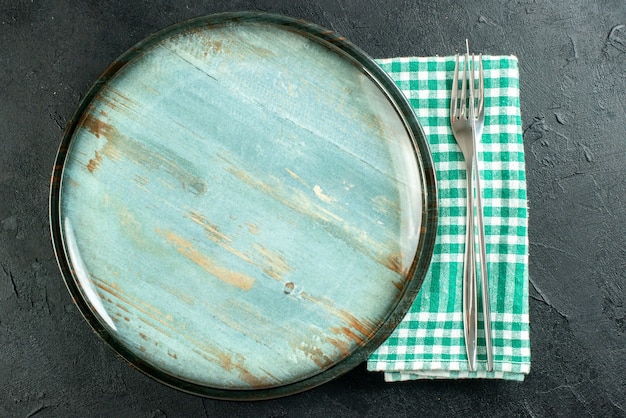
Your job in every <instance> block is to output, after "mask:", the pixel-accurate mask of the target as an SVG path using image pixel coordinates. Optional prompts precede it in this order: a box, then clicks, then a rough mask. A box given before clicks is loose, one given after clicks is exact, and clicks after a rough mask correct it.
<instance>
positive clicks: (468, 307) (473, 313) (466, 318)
mask: <svg viewBox="0 0 626 418" xmlns="http://www.w3.org/2000/svg"><path fill="white" fill-rule="evenodd" d="M466 172H467V200H466V201H467V211H466V215H467V219H466V223H465V225H466V230H465V260H464V263H463V330H464V337H465V349H466V351H467V362H468V366H469V370H470V371H474V370H476V345H477V335H478V307H477V299H478V298H477V291H476V249H475V247H474V190H473V184H472V175H473V170H472V159H471V158H469V159H468V163H467V170H466Z"/></svg>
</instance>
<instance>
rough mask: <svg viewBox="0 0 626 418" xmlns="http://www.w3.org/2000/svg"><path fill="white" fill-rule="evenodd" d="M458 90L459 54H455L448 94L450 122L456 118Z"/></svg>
mask: <svg viewBox="0 0 626 418" xmlns="http://www.w3.org/2000/svg"><path fill="white" fill-rule="evenodd" d="M458 90H459V54H456V63H455V64H454V78H453V80H452V91H451V93H450V120H451V121H454V119H455V118H457V114H456V111H457V100H458Z"/></svg>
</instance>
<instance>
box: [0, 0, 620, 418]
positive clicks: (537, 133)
mask: <svg viewBox="0 0 626 418" xmlns="http://www.w3.org/2000/svg"><path fill="white" fill-rule="evenodd" d="M70 3H71V4H70ZM205 3H206V4H205ZM465 3H466V2H459V4H456V2H451V1H440V2H430V1H417V2H409V1H400V0H392V1H381V0H361V1H354V0H350V1H326V0H318V1H315V2H308V1H301V0H295V1H294V0H282V1H266V0H260V1H252V0H250V1H248V0H238V1H232V2H200V1H189V2H170V1H157V2H150V3H147V2H130V1H110V2H101V1H83V2H65V1H59V0H54V1H52V0H51V1H47V2H30V1H11V0H4V1H3V2H2V3H1V4H0V77H1V82H0V86H1V87H0V131H1V132H2V139H1V140H0V192H1V195H0V196H1V197H0V353H2V355H0V416H3V417H5V416H6V417H13V416H17V417H20V416H21V417H25V416H36V417H45V416H115V417H125V416H128V417H130V416H132V417H165V416H168V417H174V416H200V417H202V416H247V415H254V416H341V417H349V416H415V415H446V416H460V415H463V416H465V415H467V416H518V415H520V416H554V415H564V416H572V415H576V416H581V415H582V416H584V415H591V416H626V374H625V372H624V370H626V269H625V267H626V261H624V260H626V234H625V232H626V227H624V225H625V224H626V209H625V206H626V201H625V200H626V194H625V191H626V138H625V137H624V133H625V129H624V127H625V126H626V26H625V25H626V2H624V1H623V0H607V1H602V2H595V3H590V2H583V1H565V0H558V1H553V2H534V1H530V0H528V1H500V2H489V1H476V2H467V4H465ZM470 3H471V4H470ZM229 10H259V11H267V12H274V13H282V14H286V15H289V16H294V17H299V18H304V19H306V20H309V21H312V22H314V23H318V24H320V25H322V26H325V27H328V28H330V29H333V30H335V31H337V32H339V33H341V34H342V35H344V36H346V37H347V38H348V39H350V40H351V41H352V42H353V43H355V44H357V45H358V46H360V47H361V48H362V49H364V50H365V51H366V52H367V53H369V54H370V55H371V56H373V57H391V56H409V55H420V56H430V55H449V54H453V53H454V52H456V51H457V50H459V49H461V48H463V46H464V41H465V38H466V37H468V38H469V39H470V42H471V45H472V49H473V50H474V51H482V52H483V53H485V54H514V55H517V56H518V57H519V60H520V68H521V103H522V116H523V124H524V144H525V150H526V168H527V177H528V195H529V206H530V278H531V283H530V297H531V299H530V315H531V350H532V360H533V362H532V370H531V374H530V375H529V376H528V377H527V379H526V381H525V382H523V383H514V382H502V381H459V382H456V381H436V382H430V381H424V382H410V383H394V384H389V383H384V382H383V380H382V376H381V375H379V374H375V373H369V372H367V371H366V370H365V365H361V366H359V367H358V368H357V369H355V370H354V371H352V372H350V373H349V374H347V375H345V376H344V377H341V378H339V379H337V380H335V381H333V382H331V383H328V384H326V385H323V386H321V387H319V388H317V389H313V390H311V391H308V392H305V393H302V394H300V395H295V396H291V397H288V398H284V399H279V400H272V401H263V402H254V403H236V402H224V401H215V400H209V399H202V398H199V397H195V396H192V395H188V394H184V393H181V392H178V391H176V390H174V389H170V388H168V387H165V386H163V385H161V384H159V383H157V382H155V381H153V380H151V379H150V378H148V377H146V376H144V375H142V374H141V373H139V372H137V371H135V370H133V369H132V368H131V367H128V366H127V365H126V364H125V363H124V362H123V361H121V360H120V359H118V358H117V357H116V356H115V354H114V353H113V352H112V350H110V349H109V348H108V347H107V346H106V345H105V344H104V343H103V342H102V341H101V340H100V339H98V338H97V337H96V336H95V335H94V334H93V332H92V331H91V329H90V328H89V326H88V325H87V323H86V322H85V321H84V320H83V319H82V317H81V316H80V314H79V313H78V310H77V309H76V307H75V306H74V305H73V303H72V301H71V298H70V297H69V294H68V292H67V291H66V289H65V286H64V284H63V281H62V279H61V276H60V273H59V271H58V268H57V266H56V263H55V260H54V255H53V251H52V247H51V244H50V240H49V229H48V201H47V198H48V183H49V176H50V172H51V168H52V164H53V161H54V156H55V153H56V148H57V146H58V144H59V141H60V137H61V133H62V130H63V128H64V126H65V123H66V121H67V119H68V118H69V117H70V116H71V114H72V113H73V111H74V109H75V107H76V106H77V104H78V102H79V100H80V98H81V96H82V95H83V94H85V93H86V91H87V89H88V87H89V85H90V84H91V83H92V82H93V81H94V80H95V79H96V78H97V76H98V74H99V73H100V72H101V71H102V70H103V69H104V68H105V67H106V66H107V65H108V64H109V63H110V62H111V61H113V60H114V59H115V58H116V57H117V56H118V55H119V54H121V53H122V52H124V51H125V50H126V49H127V48H129V47H130V46H132V45H133V44H134V43H136V42H138V41H139V40H141V39H142V38H144V37H145V36H147V35H148V34H150V33H153V32H155V31H157V30H159V29H161V28H163V27H166V26H168V25H170V24H172V23H175V22H178V21H180V20H183V19H186V18H190V17H194V16H198V15H203V14H209V13H216V12H221V11H229Z"/></svg>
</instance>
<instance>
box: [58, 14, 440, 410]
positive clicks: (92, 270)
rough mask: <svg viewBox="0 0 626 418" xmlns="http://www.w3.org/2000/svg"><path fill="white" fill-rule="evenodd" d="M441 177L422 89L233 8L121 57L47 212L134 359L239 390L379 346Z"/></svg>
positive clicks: (410, 291)
mask: <svg viewBox="0 0 626 418" xmlns="http://www.w3.org/2000/svg"><path fill="white" fill-rule="evenodd" d="M435 195H436V188H435V176H434V172H433V166H432V161H431V157H430V154H429V151H428V146H427V143H426V141H425V138H424V135H423V133H422V130H421V129H420V127H419V124H418V122H417V120H416V119H415V116H414V114H413V113H412V111H411V108H410V106H409V104H408V103H407V101H406V99H405V98H404V97H403V96H402V94H401V92H400V91H399V90H398V89H397V87H396V86H395V85H394V83H393V82H392V81H391V80H390V79H389V78H388V77H387V76H386V74H385V73H384V72H383V71H382V70H381V69H380V68H379V67H378V66H377V65H376V64H375V63H374V62H373V61H372V60H371V59H370V58H368V57H367V56H366V55H365V54H363V53H362V52H361V51H360V50H358V49H357V48H355V47H354V46H352V45H351V44H349V43H348V42H346V41H345V40H344V39H343V38H341V37H339V36H337V35H336V34H334V33H332V32H330V31H327V30H324V29H323V28H320V27H318V26H315V25H312V24H309V23H306V22H302V21H297V20H293V19H290V18H286V17H280V16H274V15H263V14H261V15H259V14H251V13H238V14H222V15H213V16H207V17H202V18H197V19H194V20H191V21H187V22H183V23H181V24H178V25H175V26H173V27H170V28H168V29H166V30H164V31H162V32H160V33H157V34H156V35H153V36H151V37H150V38H148V39H146V40H144V41H143V42H141V43H140V44H138V45H137V46H135V47H134V48H132V49H131V50H129V51H128V52H126V53H125V54H124V55H122V56H121V57H120V59H119V60H117V61H116V62H115V63H113V64H112V65H111V66H110V67H109V68H108V69H107V70H106V71H105V72H104V74H103V75H102V76H101V78H100V80H99V81H98V82H97V83H96V84H95V85H94V86H93V87H92V89H91V91H90V92H89V94H88V95H87V96H86V98H85V99H84V100H83V102H82V103H81V105H80V107H79V109H78V110H77V112H76V114H75V116H74V118H73V121H72V122H71V123H70V124H69V125H68V129H67V130H66V133H65V136H64V139H63V142H62V144H61V147H60V149H59V153H58V157H57V164H56V166H55V169H54V173H53V180H52V186H51V198H50V212H51V228H52V236H53V243H54V247H55V251H56V255H57V259H58V262H59V265H60V268H61V271H62V273H63V276H64V279H65V282H66V285H67V287H68V289H69V290H70V292H71V294H72V296H73V297H74V300H75V301H76V304H77V305H78V307H79V308H80V310H81V312H82V313H83V315H84V316H85V318H86V319H87V320H88V321H89V323H90V324H91V325H92V326H93V327H94V329H95V330H96V331H97V332H98V333H99V335H101V336H102V337H103V338H104V339H105V340H106V341H107V342H108V343H109V344H110V345H111V346H112V347H113V348H114V349H115V350H116V351H117V352H118V353H119V354H121V355H122V356H123V357H124V358H125V359H126V360H128V361H129V362H130V363H131V364H133V365H134V366H136V367H137V368H139V369H140V370H142V371H144V372H145V373H147V374H148V375H150V376H152V377H154V378H156V379H158V380H159V381H161V382H164V383H166V384H169V385H172V386H174V387H176V388H178V389H181V390H184V391H188V392H192V393H196V394H200V395H205V396H210V397H216V398H225V399H262V398H269V397H276V396H282V395H287V394H290V393H294V392H297V391H301V390H305V389H308V388H311V387H313V386H316V385H318V384H321V383H323V382H325V381H327V380H329V379H332V378H334V377H336V376H338V375H340V374H342V373H345V372H346V371H348V370H350V369H351V368H352V367H354V366H356V365H357V364H359V363H361V362H362V361H364V360H365V359H366V358H367V356H368V355H369V354H370V353H371V352H372V351H373V350H374V349H375V348H376V347H377V346H378V345H379V344H380V343H381V342H382V341H383V340H384V339H385V338H386V337H388V335H389V334H390V333H391V331H392V330H393V328H394V327H395V325H396V324H397V323H398V322H399V321H400V320H401V319H402V317H403V316H404V314H405V313H406V311H407V310H408V308H409V307H410V305H411V303H412V301H413V299H414V297H415V295H416V294H417V291H418V290H419V287H420V285H421V283H422V280H423V276H424V274H425V272H426V269H427V266H428V263H429V261H430V257H431V254H432V248H433V243H434V236H435V230H436V196H435Z"/></svg>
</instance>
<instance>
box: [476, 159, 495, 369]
mask: <svg viewBox="0 0 626 418" xmlns="http://www.w3.org/2000/svg"><path fill="white" fill-rule="evenodd" d="M474 160H475V161H474V168H475V170H476V227H477V228H478V249H479V256H480V281H481V295H482V305H483V323H484V330H485V348H486V350H487V370H488V371H492V370H493V347H492V341H491V308H490V304H491V303H490V301H489V275H488V273H487V249H486V245H485V227H484V222H483V203H482V190H481V186H480V171H479V167H478V153H477V152H476V147H474Z"/></svg>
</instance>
